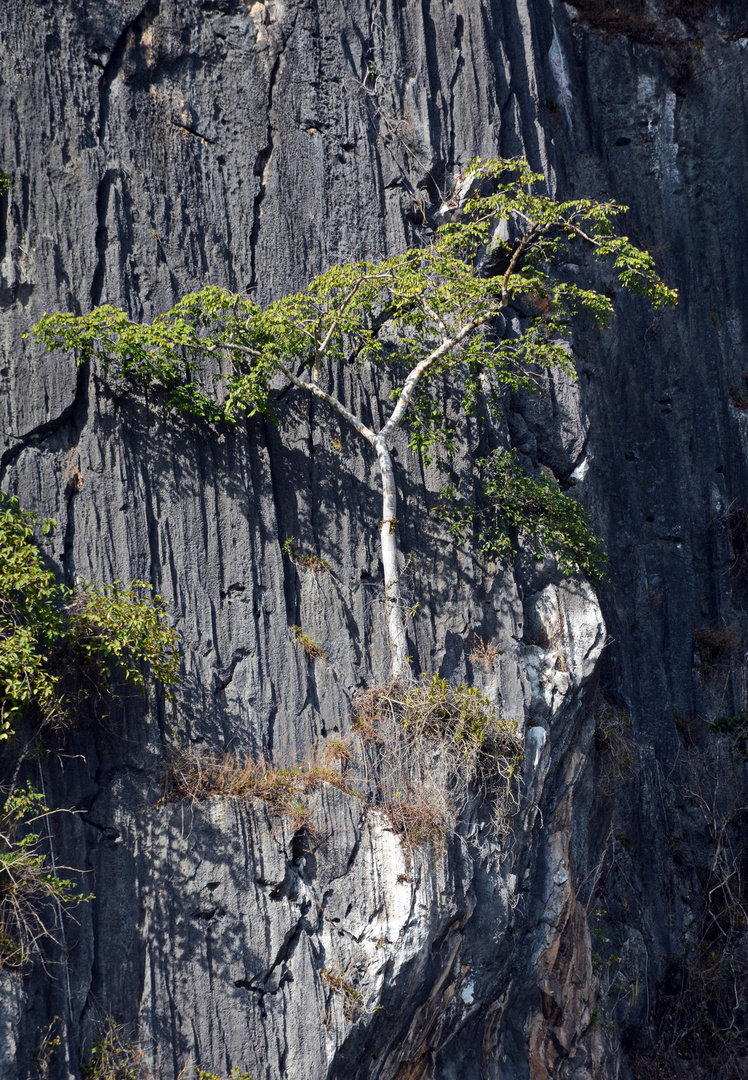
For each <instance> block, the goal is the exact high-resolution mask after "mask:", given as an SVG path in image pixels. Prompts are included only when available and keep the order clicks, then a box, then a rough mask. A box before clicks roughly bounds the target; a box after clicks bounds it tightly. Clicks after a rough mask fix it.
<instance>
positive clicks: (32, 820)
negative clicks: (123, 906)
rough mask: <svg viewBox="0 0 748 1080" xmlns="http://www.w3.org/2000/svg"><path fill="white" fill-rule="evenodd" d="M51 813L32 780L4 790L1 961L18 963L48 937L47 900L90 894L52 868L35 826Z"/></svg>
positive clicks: (0, 812) (66, 902)
mask: <svg viewBox="0 0 748 1080" xmlns="http://www.w3.org/2000/svg"><path fill="white" fill-rule="evenodd" d="M49 813H50V811H49V810H48V809H47V807H46V806H45V805H44V800H43V797H42V795H41V794H40V793H39V792H38V791H36V790H35V789H34V788H33V787H32V786H31V785H30V784H29V785H27V787H25V788H17V789H16V790H15V791H14V792H13V793H12V794H10V795H6V796H5V799H4V802H3V805H2V808H1V809H0V965H4V966H6V967H22V966H23V965H24V964H25V963H26V962H27V961H28V959H29V957H30V956H31V954H32V953H33V952H34V951H35V949H36V946H37V943H38V941H39V939H40V938H45V937H51V934H50V933H49V931H48V930H47V929H46V926H45V923H44V921H43V919H42V912H43V910H44V907H45V906H46V905H47V904H49V903H50V902H54V903H57V904H60V905H62V906H63V907H68V906H70V905H74V904H79V903H81V901H84V900H90V899H91V897H90V895H85V894H84V893H81V892H80V891H79V890H78V888H77V886H76V885H75V883H74V882H73V881H70V880H69V879H67V878H60V877H58V876H57V875H56V874H54V873H51V872H50V867H49V862H48V860H47V857H46V856H45V855H44V853H43V852H42V851H41V843H42V840H41V835H40V833H39V832H38V831H37V830H36V829H35V828H34V825H35V824H36V823H37V822H39V821H42V820H44V818H45V817H47V816H48V815H49Z"/></svg>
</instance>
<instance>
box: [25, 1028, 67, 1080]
mask: <svg viewBox="0 0 748 1080" xmlns="http://www.w3.org/2000/svg"><path fill="white" fill-rule="evenodd" d="M59 1024H60V1017H59V1016H54V1017H53V1018H52V1020H51V1022H50V1023H49V1024H47V1026H46V1027H43V1028H37V1034H38V1035H39V1042H38V1043H37V1045H36V1048H35V1050H34V1067H33V1073H32V1075H33V1080H47V1078H48V1076H49V1070H50V1068H51V1066H52V1062H53V1060H54V1058H55V1057H56V1055H57V1051H58V1050H59V1049H60V1047H61V1046H62V1036H61V1035H60V1029H59V1027H58V1025H59Z"/></svg>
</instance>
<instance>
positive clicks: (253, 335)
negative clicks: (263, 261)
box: [35, 159, 676, 678]
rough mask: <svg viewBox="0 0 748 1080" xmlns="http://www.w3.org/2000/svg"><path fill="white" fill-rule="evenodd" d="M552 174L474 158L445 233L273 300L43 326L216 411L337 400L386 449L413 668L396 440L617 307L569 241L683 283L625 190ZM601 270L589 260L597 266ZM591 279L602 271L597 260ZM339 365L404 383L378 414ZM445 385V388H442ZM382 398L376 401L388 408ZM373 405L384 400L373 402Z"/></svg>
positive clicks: (386, 559) (418, 431)
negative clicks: (602, 197) (647, 242)
mask: <svg viewBox="0 0 748 1080" xmlns="http://www.w3.org/2000/svg"><path fill="white" fill-rule="evenodd" d="M544 186H545V185H544V180H543V177H542V175H540V174H538V173H535V172H533V171H532V170H531V169H530V167H529V166H528V164H527V163H526V162H525V161H523V160H521V159H518V160H513V161H505V160H498V159H497V160H490V161H479V160H476V161H474V162H472V163H471V164H470V165H469V166H468V168H467V170H466V172H465V174H464V176H463V177H462V178H461V179H460V181H459V182H458V185H457V187H456V188H455V193H454V195H453V198H452V200H451V206H449V207H447V208H446V209H447V210H449V215H448V216H450V217H451V220H450V221H449V222H448V223H447V224H444V225H443V226H442V227H441V228H440V229H439V230H438V231H437V234H436V237H435V239H434V240H433V242H431V243H428V244H426V245H424V246H422V247H415V248H412V249H410V250H409V251H406V252H405V253H404V254H401V255H396V256H393V257H391V258H388V259H382V260H381V261H379V262H374V261H362V262H357V263H350V264H346V265H341V266H333V267H332V268H331V269H329V270H328V271H327V272H326V273H324V274H322V275H320V276H319V277H317V278H315V279H314V280H313V281H312V282H311V284H310V285H309V286H308V287H307V288H306V289H305V290H304V291H303V292H300V293H297V294H294V295H291V296H286V297H283V298H281V299H279V300H276V301H274V302H273V303H271V304H269V305H268V307H267V308H266V309H264V310H262V309H261V308H260V307H259V306H258V305H256V304H255V303H253V302H252V301H251V300H247V299H243V298H241V297H240V296H236V295H233V294H231V293H228V292H226V291H225V290H224V289H221V288H218V287H215V286H210V287H207V288H205V289H203V290H201V291H200V292H197V293H194V294H191V295H189V296H186V297H184V299H183V300H181V301H180V302H179V303H178V304H176V305H175V306H174V307H173V308H172V309H171V310H170V311H168V312H166V313H165V314H163V315H160V316H158V317H157V318H156V319H154V321H153V323H152V324H150V325H144V324H136V323H133V322H131V320H130V319H129V318H128V316H127V315H126V314H125V312H123V311H121V310H120V309H118V308H115V307H111V306H109V305H105V306H103V307H99V308H97V309H95V310H94V311H92V312H91V313H90V314H89V315H84V316H74V315H69V314H55V315H45V316H44V318H42V319H41V321H40V322H39V323H38V324H37V326H36V327H35V331H36V335H37V337H38V338H39V340H41V341H42V342H43V344H44V345H45V346H46V347H47V348H49V349H54V348H63V349H65V350H68V351H71V352H73V353H74V354H75V355H76V356H77V359H78V361H79V362H84V361H86V360H90V359H91V358H94V357H95V358H98V359H99V361H100V362H101V364H102V366H103V369H104V371H105V372H106V373H109V374H116V375H118V376H123V377H125V378H126V379H129V380H132V381H133V382H134V383H136V384H138V385H140V386H158V387H162V388H163V389H165V391H166V393H167V395H168V400H169V402H170V403H171V404H172V405H173V406H175V407H176V408H178V409H180V410H182V411H183V412H185V413H188V414H190V415H192V416H196V417H200V418H202V419H204V420H207V421H210V422H215V423H220V422H233V421H236V420H237V419H238V418H239V417H241V416H245V415H249V416H251V415H254V414H255V413H265V414H267V415H270V416H273V415H274V414H275V410H274V393H275V391H277V390H279V389H281V388H283V387H284V386H285V387H289V386H290V387H295V388H297V389H298V390H300V391H303V392H305V393H309V394H312V395H313V396H314V397H316V398H317V399H318V400H320V401H323V402H325V404H326V405H328V406H329V408H330V409H332V410H333V411H334V412H335V413H337V414H338V415H339V416H341V417H343V419H345V420H346V421H347V422H348V423H349V424H350V425H351V426H352V427H353V428H354V430H355V431H357V432H358V434H359V435H360V436H361V438H362V439H364V440H365V441H366V442H367V443H368V444H369V445H370V446H371V447H372V448H373V450H374V452H375V454H376V458H377V463H378V466H379V473H380V477H381V484H382V520H381V527H380V542H381V552H382V563H383V568H384V597H385V608H386V613H387V620H388V630H389V637H390V642H391V650H392V675H393V677H394V678H400V677H403V676H405V675H407V674H408V673H409V670H410V666H409V660H408V650H407V643H406V632H405V620H404V613H403V605H402V601H401V596H400V586H399V568H398V547H397V532H396V529H397V487H396V483H395V475H394V468H393V461H392V453H391V448H392V442H393V437H394V436H395V433H396V431H397V430H398V428H399V427H400V426H401V425H402V424H403V423H404V422H405V421H406V419H407V420H408V421H409V423H410V445H411V447H412V448H413V449H414V450H416V451H421V452H425V453H427V454H428V452H429V451H430V450H431V449H432V448H433V446H434V445H435V444H436V443H439V442H441V443H442V444H444V445H445V446H446V448H447V450H449V449H450V448H451V447H452V446H453V445H454V444H453V433H452V432H451V431H450V428H449V424H448V421H447V418H446V416H445V411H444V408H443V406H442V404H441V400H443V397H444V395H443V394H442V395H441V396H437V395H436V394H435V393H433V392H432V391H433V387H434V383H435V380H436V379H437V378H441V379H442V380H443V383H444V386H445V388H446V390H447V391H448V397H449V398H450V400H451V402H452V406H453V407H455V408H456V409H457V411H458V413H459V412H462V413H463V414H465V413H470V412H475V411H477V410H478V409H479V408H480V407H481V405H482V404H485V405H486V407H487V408H489V409H490V408H492V407H495V406H496V404H497V402H498V397H499V395H500V394H501V393H502V392H504V391H506V389H507V388H510V389H516V388H519V387H522V386H532V385H533V381H532V371H533V370H535V371H537V369H538V368H549V367H555V366H558V367H561V368H562V369H563V370H565V371H567V372H570V373H572V372H573V362H572V358H571V355H570V349H569V344H568V338H569V335H570V330H571V320H572V318H573V317H574V316H575V315H577V314H580V313H586V314H587V315H588V316H590V317H591V318H592V319H593V320H594V321H595V322H597V323H600V324H602V323H605V322H606V321H607V320H608V319H609V318H610V317H611V316H612V313H613V308H612V304H611V300H610V299H609V297H608V296H607V295H606V294H605V293H604V292H603V291H601V290H600V289H598V288H595V287H594V286H593V284H591V283H589V284H586V285H584V286H583V285H580V284H579V283H578V282H577V280H576V278H575V276H574V274H573V273H572V272H571V271H570V269H569V267H568V266H567V267H566V268H565V267H564V265H563V257H564V255H565V253H568V251H569V249H570V247H571V246H572V245H577V246H579V247H584V248H587V249H589V251H591V252H592V254H593V255H594V256H595V257H596V258H598V259H606V260H608V261H609V262H610V263H611V264H612V267H613V269H614V271H615V272H616V274H617V276H618V278H619V280H620V282H621V284H622V285H623V286H624V287H626V288H628V289H630V290H632V291H634V292H638V293H641V294H643V295H645V296H647V297H648V298H649V299H650V301H651V302H652V304H653V305H654V306H655V307H656V308H659V307H662V306H665V305H672V304H674V303H675V302H676V294H675V292H674V291H673V290H671V289H669V288H668V287H667V286H666V285H665V284H664V283H663V282H662V281H661V279H660V278H659V277H658V275H657V273H656V271H655V268H654V262H653V259H652V257H651V255H649V254H648V253H647V252H646V251H643V250H641V249H640V248H638V247H637V246H636V245H634V244H633V243H632V242H631V241H630V240H629V239H628V238H627V237H625V236H618V235H616V234H615V232H614V228H613V222H614V219H615V217H616V216H617V215H618V214H619V213H621V212H623V211H624V210H625V207H622V206H619V205H617V204H616V203H614V202H605V203H601V202H596V201H594V200H589V199H575V200H571V201H566V202H557V201H555V200H553V199H552V198H550V197H549V196H548V195H546V194H543V190H544ZM588 271H589V267H588ZM587 277H588V280H589V281H590V282H591V281H593V280H594V274H593V273H592V272H591V271H590V272H589V273H588V275H587ZM516 304H521V305H522V307H523V309H525V311H526V310H527V309H528V308H529V309H530V311H531V314H530V316H529V317H527V318H525V319H524V321H523V323H522V329H521V330H519V331H517V332H512V333H509V334H507V335H506V336H504V337H498V336H497V334H496V333H494V332H493V331H492V327H493V326H494V324H495V323H496V322H497V320H498V316H500V315H501V313H502V312H504V311H506V310H507V309H508V308H510V307H511V306H513V305H516ZM338 365H342V366H343V367H345V368H346V369H348V370H349V371H350V372H351V373H352V374H353V376H354V377H356V376H359V375H360V374H361V373H362V372H363V371H365V370H366V369H367V368H369V367H370V366H374V365H384V366H386V367H387V368H388V371H389V377H390V381H391V383H392V384H393V385H394V387H395V389H394V390H393V391H392V394H391V398H390V400H391V406H390V411H389V416H388V417H387V419H386V421H385V422H384V424H382V425H381V427H379V428H378V429H377V428H376V426H375V425H374V424H373V423H371V422H366V421H365V419H364V418H363V417H362V416H361V415H356V414H355V413H354V412H353V411H352V410H351V408H349V407H348V406H347V405H346V404H345V402H344V401H343V400H342V399H341V397H340V396H336V395H335V394H334V393H333V392H331V390H330V386H331V383H332V373H333V370H334V369H335V367H336V366H338ZM440 399H441V400H440ZM386 405H387V402H386V401H380V402H379V406H380V408H385V407H386ZM372 411H373V410H372Z"/></svg>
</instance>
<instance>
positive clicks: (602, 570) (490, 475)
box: [436, 450, 607, 582]
mask: <svg viewBox="0 0 748 1080" xmlns="http://www.w3.org/2000/svg"><path fill="white" fill-rule="evenodd" d="M478 475H479V481H478V497H477V499H476V501H475V502H471V501H470V500H468V499H463V500H460V499H459V498H458V497H457V492H456V491H455V488H454V486H452V485H447V487H445V488H444V489H443V490H442V492H441V495H440V504H439V506H438V507H437V510H436V513H437V517H439V518H440V519H441V520H442V521H443V522H444V523H445V525H446V527H447V531H448V532H449V533H450V534H451V535H452V536H453V537H454V538H455V540H456V541H457V543H458V544H463V545H464V544H468V543H470V544H471V545H472V547H473V550H474V551H475V552H476V553H477V554H479V555H483V556H485V557H489V558H496V559H499V560H501V561H502V562H506V561H507V560H509V559H513V558H514V556H515V555H516V554H517V553H518V551H519V549H520V545H522V546H526V547H527V548H528V549H529V550H531V551H532V553H533V554H534V556H535V558H536V559H542V558H545V556H546V555H552V556H553V557H554V558H555V559H556V561H557V563H558V566H559V569H560V570H561V571H562V572H563V573H564V574H566V575H567V576H568V575H570V574H576V573H583V574H585V575H586V576H587V577H588V578H589V579H590V580H591V581H593V582H604V581H606V580H607V556H606V554H605V550H604V548H603V544H602V541H601V540H600V539H599V538H598V537H597V536H595V534H594V532H593V531H592V527H591V525H590V522H589V518H588V517H587V513H586V511H585V509H584V507H583V506H582V505H581V503H579V502H578V501H577V500H576V499H575V498H573V496H571V495H569V494H567V493H566V492H565V491H562V490H561V488H560V487H559V486H558V484H557V482H556V481H555V480H554V479H551V478H550V477H548V476H528V475H527V474H526V473H525V472H524V470H523V469H522V467H521V466H520V464H519V461H518V458H517V454H516V452H514V451H507V450H495V451H494V452H493V454H491V455H490V457H487V458H484V459H483V460H482V461H481V462H480V464H479V473H478Z"/></svg>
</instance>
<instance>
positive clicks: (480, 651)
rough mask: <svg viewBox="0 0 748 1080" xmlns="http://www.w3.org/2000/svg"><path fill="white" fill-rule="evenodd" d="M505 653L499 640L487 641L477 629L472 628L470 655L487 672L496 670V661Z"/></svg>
mask: <svg viewBox="0 0 748 1080" xmlns="http://www.w3.org/2000/svg"><path fill="white" fill-rule="evenodd" d="M502 655H503V649H500V648H499V646H498V644H497V642H495V641H486V640H485V638H483V637H481V635H480V634H476V632H475V630H471V632H470V638H469V641H468V656H469V657H470V659H471V660H472V661H474V662H476V663H479V664H482V666H483V668H484V669H485V671H486V672H487V673H490V672H491V671H493V670H494V667H495V665H496V661H497V660H498V658H499V657H500V656H502Z"/></svg>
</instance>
